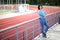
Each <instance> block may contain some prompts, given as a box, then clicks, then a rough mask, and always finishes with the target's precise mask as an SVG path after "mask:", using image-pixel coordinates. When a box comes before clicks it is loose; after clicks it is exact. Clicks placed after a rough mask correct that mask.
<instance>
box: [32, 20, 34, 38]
mask: <svg viewBox="0 0 60 40" xmlns="http://www.w3.org/2000/svg"><path fill="white" fill-rule="evenodd" d="M32 22H33V26H32V27H33V31H32V33H33V35H32V37H33V38H34V21H32Z"/></svg>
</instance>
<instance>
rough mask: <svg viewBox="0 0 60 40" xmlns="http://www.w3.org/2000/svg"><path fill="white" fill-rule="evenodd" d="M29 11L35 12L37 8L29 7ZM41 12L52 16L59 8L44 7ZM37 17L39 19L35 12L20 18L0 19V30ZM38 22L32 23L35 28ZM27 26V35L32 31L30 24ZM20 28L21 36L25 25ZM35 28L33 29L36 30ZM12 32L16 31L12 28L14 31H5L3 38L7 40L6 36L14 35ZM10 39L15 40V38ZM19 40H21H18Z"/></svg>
mask: <svg viewBox="0 0 60 40" xmlns="http://www.w3.org/2000/svg"><path fill="white" fill-rule="evenodd" d="M30 10H37V7H35V6H30ZM43 10H44V11H45V12H46V15H48V14H52V13H54V12H57V11H60V8H46V7H44V8H43ZM37 17H39V16H38V13H37V11H36V12H34V13H30V14H27V15H21V16H15V17H11V18H5V19H0V30H1V29H4V28H8V27H9V26H13V25H16V24H19V23H22V22H26V21H29V20H32V19H34V18H37ZM38 22H39V20H37V21H35V22H34V23H35V25H36V24H37V26H39V25H38V24H39V23H38ZM28 25H29V27H28V29H29V33H30V32H31V31H32V28H31V26H32V22H30V23H28ZM22 26H23V27H21V28H19V31H20V32H21V33H20V34H21V35H20V36H22V31H24V30H25V28H26V27H25V26H26V25H25V24H24V25H22ZM37 26H36V27H35V29H36V28H37ZM14 30H16V29H15V28H14V29H11V30H9V31H6V32H5V37H6V38H7V36H9V35H10V34H15V31H14ZM9 32H11V33H9ZM36 32H37V31H36ZM31 35H32V34H31ZM29 36H30V35H29ZM0 39H1V38H0ZM12 39H13V40H16V39H15V36H14V37H13V38H12ZM12 39H11V38H10V40H12ZM6 40H7V39H6ZM20 40H22V39H20Z"/></svg>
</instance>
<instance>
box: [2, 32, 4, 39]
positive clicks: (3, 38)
mask: <svg viewBox="0 0 60 40" xmlns="http://www.w3.org/2000/svg"><path fill="white" fill-rule="evenodd" d="M2 40H4V32H2Z"/></svg>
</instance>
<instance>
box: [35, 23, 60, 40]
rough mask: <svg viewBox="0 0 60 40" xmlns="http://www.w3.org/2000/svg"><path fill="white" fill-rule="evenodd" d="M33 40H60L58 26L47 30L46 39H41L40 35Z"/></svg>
mask: <svg viewBox="0 0 60 40" xmlns="http://www.w3.org/2000/svg"><path fill="white" fill-rule="evenodd" d="M34 40H60V24H56V25H54V26H52V27H51V28H50V29H49V31H48V32H47V38H43V37H42V34H40V35H38V36H37V37H36V38H34Z"/></svg>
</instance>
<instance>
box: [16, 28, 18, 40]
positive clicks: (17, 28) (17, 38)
mask: <svg viewBox="0 0 60 40" xmlns="http://www.w3.org/2000/svg"><path fill="white" fill-rule="evenodd" d="M16 40H18V27H16Z"/></svg>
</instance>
